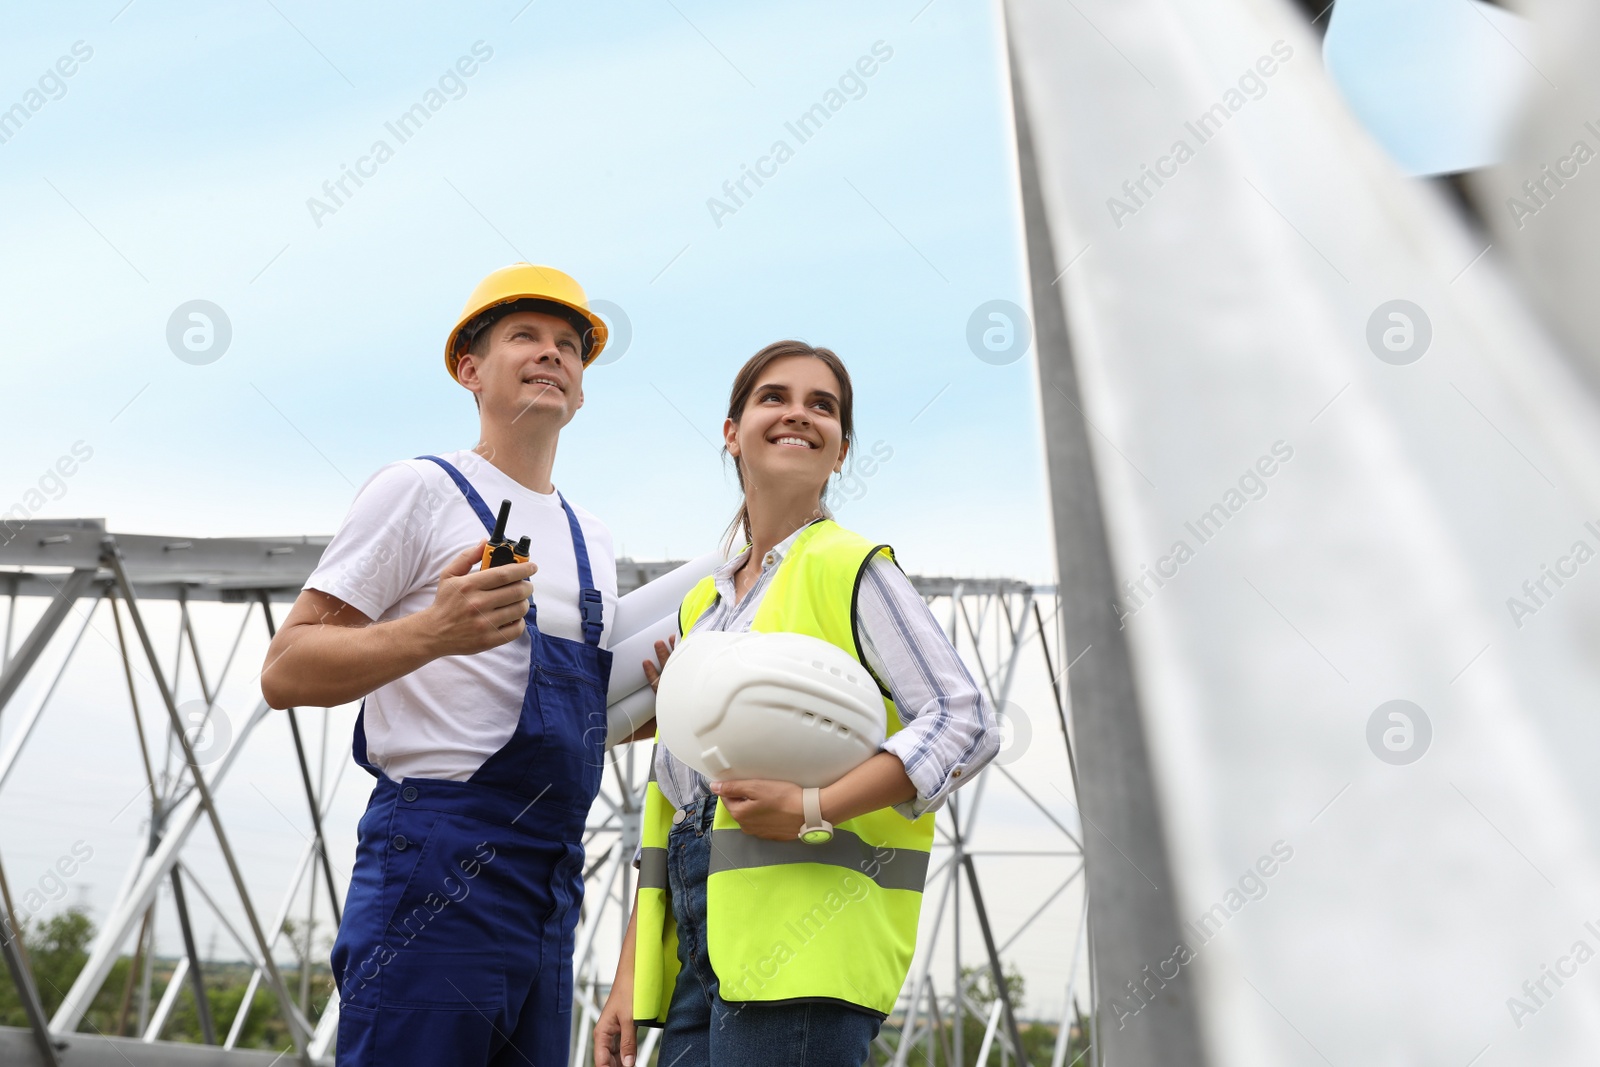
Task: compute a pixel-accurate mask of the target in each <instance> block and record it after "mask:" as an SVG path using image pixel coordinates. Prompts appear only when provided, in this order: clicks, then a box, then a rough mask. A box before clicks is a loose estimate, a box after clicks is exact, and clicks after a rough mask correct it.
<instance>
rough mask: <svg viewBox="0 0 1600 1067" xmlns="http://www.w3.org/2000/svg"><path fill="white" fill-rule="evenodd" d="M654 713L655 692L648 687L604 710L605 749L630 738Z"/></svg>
mask: <svg viewBox="0 0 1600 1067" xmlns="http://www.w3.org/2000/svg"><path fill="white" fill-rule="evenodd" d="M655 713H656V691H655V690H654V689H651V688H650V687H649V686H648V685H646V686H642V687H640V688H639V689H635V690H634V691H633V692H632V693H631V694H629V695H628V696H625V697H623V698H622V699H621V700H619V701H617V702H616V703H615V704H613V705H611V706H610V707H609V708H607V709H606V747H607V748H610V747H611V746H612V745H615V744H617V743H618V742H619V741H624V740H626V739H627V738H628V737H630V736H631V735H632V734H633V732H634V731H635V730H637V729H638V728H639V727H641V726H643V725H644V724H645V723H647V722H649V721H650V720H651V718H653V717H654V716H655Z"/></svg>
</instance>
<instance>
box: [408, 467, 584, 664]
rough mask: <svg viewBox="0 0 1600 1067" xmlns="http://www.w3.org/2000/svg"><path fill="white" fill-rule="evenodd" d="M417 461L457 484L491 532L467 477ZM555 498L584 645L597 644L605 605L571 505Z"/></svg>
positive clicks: (482, 505)
mask: <svg viewBox="0 0 1600 1067" xmlns="http://www.w3.org/2000/svg"><path fill="white" fill-rule="evenodd" d="M417 458H418V459H426V460H431V461H432V462H434V463H437V464H438V465H439V466H441V467H443V468H444V472H445V473H446V474H448V475H449V476H450V480H451V481H452V482H455V483H456V488H457V489H460V490H461V495H462V496H464V497H466V498H467V503H468V504H471V505H472V510H473V511H475V512H477V514H478V519H479V520H480V521H481V522H482V523H483V528H484V529H485V530H487V531H488V532H490V533H493V532H494V513H493V512H491V511H490V510H489V505H487V504H485V503H484V502H483V497H481V496H479V495H478V491H477V490H476V489H474V488H473V487H472V483H471V482H469V481H467V479H466V476H465V475H463V474H462V473H461V472H460V471H458V470H456V469H455V467H453V466H451V464H450V463H448V462H446V461H445V460H442V459H440V458H439V457H438V456H418V457H417ZM556 499H557V500H560V501H561V510H563V511H565V512H566V513H567V525H568V527H570V528H571V530H572V551H573V554H574V555H575V556H576V557H577V561H578V610H579V611H580V612H581V613H582V615H583V640H584V643H585V644H590V645H598V644H599V643H600V634H601V633H602V631H603V630H604V629H605V616H604V602H603V601H602V600H601V598H600V590H598V589H596V588H595V587H594V574H593V573H592V572H591V571H590V569H589V547H588V545H587V544H586V543H585V542H584V540H583V527H582V526H580V525H579V524H578V515H577V513H576V512H574V511H573V510H572V505H571V504H568V503H567V498H566V497H564V496H562V495H561V494H560V493H559V492H558V493H556ZM528 610H529V612H530V614H531V613H532V611H533V602H532V601H531V600H530V601H529V602H528Z"/></svg>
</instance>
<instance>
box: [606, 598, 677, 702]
mask: <svg viewBox="0 0 1600 1067" xmlns="http://www.w3.org/2000/svg"><path fill="white" fill-rule="evenodd" d="M677 632H678V615H677V612H675V611H674V612H673V613H672V614H670V615H665V616H662V617H661V618H659V619H657V620H656V621H655V622H654V623H653V624H652V625H650V626H646V627H644V628H643V629H642V630H640V631H639V632H638V633H636V634H634V635H633V636H632V637H627V638H624V639H623V640H622V641H620V642H613V643H612V645H611V683H610V685H608V686H607V687H606V703H607V704H608V705H609V704H615V703H616V702H617V701H619V700H621V699H623V698H624V697H629V696H632V695H633V694H634V693H635V692H637V691H638V689H639V687H640V686H642V685H645V684H646V682H645V676H644V663H645V660H649V661H650V662H651V663H654V662H655V661H656V647H655V646H656V642H657V641H665V640H666V639H667V638H669V637H671V636H672V635H673V634H676V633H677Z"/></svg>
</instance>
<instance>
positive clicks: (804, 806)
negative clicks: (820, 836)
mask: <svg viewBox="0 0 1600 1067" xmlns="http://www.w3.org/2000/svg"><path fill="white" fill-rule="evenodd" d="M800 811H801V813H802V815H803V816H804V818H805V826H804V829H806V830H820V829H822V827H823V826H825V825H826V824H825V823H824V822H823V821H822V790H821V789H819V788H818V787H817V786H814V785H813V786H807V787H806V788H804V789H802V790H800Z"/></svg>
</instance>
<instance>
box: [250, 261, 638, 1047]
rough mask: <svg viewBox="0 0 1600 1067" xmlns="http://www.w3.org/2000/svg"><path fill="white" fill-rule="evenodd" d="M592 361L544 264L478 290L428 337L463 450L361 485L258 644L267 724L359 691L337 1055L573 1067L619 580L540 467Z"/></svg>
mask: <svg viewBox="0 0 1600 1067" xmlns="http://www.w3.org/2000/svg"><path fill="white" fill-rule="evenodd" d="M605 344H606V327H605V323H604V322H603V321H602V320H601V319H600V318H599V317H598V316H597V315H595V314H594V313H593V312H592V311H590V310H589V305H588V301H587V299H586V298H585V296H584V292H583V289H582V288H581V287H580V286H579V285H578V283H577V282H576V281H574V280H573V279H572V278H571V277H569V276H568V275H566V274H564V273H562V272H561V271H558V270H555V269H553V268H551V267H539V266H533V265H530V264H527V263H517V264H514V265H512V266H510V267H506V268H503V269H501V270H497V271H495V272H494V273H492V274H490V275H489V276H488V277H487V278H485V279H484V280H483V281H482V282H481V283H480V284H479V285H478V287H477V289H475V290H474V291H473V293H472V296H471V298H470V299H469V300H468V301H467V306H466V309H465V310H464V311H463V312H462V314H461V317H460V319H459V321H458V322H457V323H456V326H455V328H454V329H453V330H451V331H450V336H449V339H448V340H447V341H446V343H445V365H446V367H447V369H448V370H449V372H450V375H451V377H453V378H454V379H455V380H456V381H457V382H458V383H459V384H461V385H462V386H464V387H465V388H466V389H468V390H469V391H470V392H471V393H472V394H473V396H474V398H475V400H476V401H477V404H478V412H479V421H480V424H481V432H480V438H479V442H478V444H477V446H476V447H475V448H472V449H471V450H462V451H455V452H444V453H441V454H440V455H427V456H421V457H419V458H417V459H411V460H404V461H401V462H399V463H392V464H390V465H388V466H386V467H384V468H382V469H381V470H379V471H378V472H377V473H376V474H374V475H373V476H372V478H371V479H370V480H369V481H368V482H367V484H366V485H364V486H363V487H362V489H361V491H360V493H359V494H358V495H357V497H356V500H355V503H354V504H353V505H352V507H351V509H350V513H349V515H348V516H346V518H345V520H344V524H343V525H342V526H341V527H340V528H339V531H338V533H337V534H336V535H335V536H334V538H333V540H332V542H331V543H330V544H329V545H328V547H327V549H326V550H325V552H324V553H323V556H322V559H321V562H320V563H319V564H318V566H317V568H316V571H315V572H314V573H313V574H312V575H311V577H310V578H309V579H308V580H307V582H306V585H305V589H304V590H303V591H302V592H301V594H300V596H299V598H298V600H297V601H296V602H295V605H294V608H293V610H292V611H291V612H290V613H289V616H288V618H287V619H286V620H285V622H284V626H283V629H282V630H281V631H280V632H279V633H278V635H277V637H276V638H275V639H274V641H273V642H272V647H271V648H270V649H269V651H268V654H267V662H266V666H265V668H264V669H263V671H262V674H261V688H262V692H263V694H264V695H265V696H266V698H267V701H268V703H270V704H271V705H272V706H273V707H290V706H294V705H309V706H327V707H331V706H334V705H338V704H343V703H346V702H348V701H351V700H356V699H362V710H361V714H360V716H359V718H357V720H356V729H355V742H354V746H353V750H354V755H355V759H356V762H357V763H359V764H360V765H361V766H362V767H363V768H365V769H366V770H368V771H369V772H371V773H372V774H373V776H374V777H375V778H376V779H377V784H376V785H375V786H374V788H373V791H372V797H371V800H370V801H369V802H368V805H367V811H366V814H365V815H364V816H363V817H362V819H361V825H360V830H359V840H358V845H357V852H356V862H355V869H354V873H353V875H352V877H351V881H350V891H349V896H348V900H347V901H346V903H345V910H344V915H343V921H342V923H341V924H340V928H339V935H338V939H337V940H336V941H335V943H334V948H333V957H332V962H333V971H334V978H335V981H336V982H337V983H338V988H339V996H340V1018H339V1034H338V1062H339V1063H341V1064H345V1063H350V1064H357V1063H359V1064H364V1065H383V1067H394V1065H404V1064H429V1065H435V1064H442V1063H450V1064H511V1063H516V1064H528V1063H533V1064H538V1065H539V1067H545V1065H556V1064H564V1063H566V1060H567V1046H568V1035H569V1033H570V1031H571V1024H572V1019H571V1006H572V948H573V944H572V942H573V932H574V929H575V927H576V925H577V920H578V904H579V901H580V900H581V898H582V894H583V847H582V844H581V842H582V834H583V826H584V818H585V815H586V814H587V812H588V810H589V806H590V804H591V802H592V801H593V800H594V798H595V794H596V793H597V792H598V791H599V787H600V772H601V770H602V767H603V763H604V745H605V737H606V729H605V725H606V683H607V679H608V677H609V675H610V670H611V653H610V652H608V651H606V638H607V633H608V631H609V629H610V624H611V620H612V619H613V618H614V617H615V613H616V612H615V609H616V564H615V560H614V557H613V555H612V547H611V534H610V532H609V531H608V530H607V529H606V527H605V526H604V525H602V524H601V523H600V521H599V520H598V519H596V518H595V517H594V516H593V515H590V514H589V513H588V512H587V511H584V510H583V509H582V508H579V507H577V506H576V505H574V504H572V503H570V502H568V501H567V500H566V498H564V497H563V496H562V495H561V494H560V493H559V492H557V491H556V489H555V486H554V485H553V484H552V482H551V472H552V469H553V467H554V464H555V458H556V444H557V441H558V439H559V437H560V434H561V430H562V428H563V427H564V426H566V424H567V423H568V422H569V421H571V419H572V417H573V415H575V414H576V413H577V411H578V409H579V408H580V407H581V406H582V405H583V375H584V368H585V367H586V366H587V365H589V364H590V363H592V362H593V361H594V359H595V357H596V356H598V355H599V354H600V352H601V351H602V350H603V349H604V348H605ZM502 501H505V502H509V505H510V510H509V521H508V522H507V523H506V528H505V529H504V530H503V531H498V530H496V529H495V527H496V524H497V522H499V521H500V508H501V506H502V505H501V502H502ZM491 533H492V534H495V535H496V536H495V537H494V538H493V541H494V543H489V542H490V540H491V539H490V538H486V537H485V534H491ZM501 533H503V534H504V538H503V539H502V538H501V537H499V536H498V535H499V534H501ZM519 538H520V541H519V540H518V539H519ZM511 542H517V543H516V544H512V543H511ZM486 545H487V549H486ZM524 557H526V561H525V562H524V561H523V559H524ZM502 562H503V565H502ZM530 579H531V581H530Z"/></svg>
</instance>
